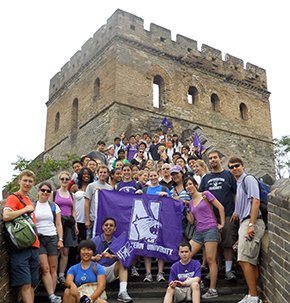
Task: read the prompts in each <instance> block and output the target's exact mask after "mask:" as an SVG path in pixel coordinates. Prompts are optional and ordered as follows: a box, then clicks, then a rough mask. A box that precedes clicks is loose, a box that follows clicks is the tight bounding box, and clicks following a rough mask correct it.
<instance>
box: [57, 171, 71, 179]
mask: <svg viewBox="0 0 290 303" xmlns="http://www.w3.org/2000/svg"><path fill="white" fill-rule="evenodd" d="M61 175H67V176H68V177H69V178H70V179H71V174H70V173H69V172H68V171H65V170H64V171H62V172H60V174H59V175H58V178H59V179H60V176H61Z"/></svg>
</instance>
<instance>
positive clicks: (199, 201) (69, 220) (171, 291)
mask: <svg viewBox="0 0 290 303" xmlns="http://www.w3.org/2000/svg"><path fill="white" fill-rule="evenodd" d="M160 130H161V132H162V129H157V133H156V134H155V135H154V136H153V142H151V138H150V136H149V135H148V134H147V133H144V134H143V138H141V136H140V135H138V134H137V135H132V136H130V138H129V140H126V139H127V138H126V137H125V136H123V137H122V138H118V137H117V138H115V140H114V144H112V145H110V146H108V148H107V149H106V148H105V146H106V145H105V142H103V141H99V142H98V144H97V149H96V150H93V151H91V152H89V153H88V154H86V155H84V156H82V157H81V159H80V160H79V161H74V162H73V165H72V166H73V170H74V175H73V176H71V175H70V173H69V172H67V171H63V172H61V173H60V174H59V178H58V179H59V183H60V187H59V189H57V190H55V191H52V187H51V185H50V183H48V182H43V183H41V184H40V185H39V186H38V195H39V199H38V201H37V202H36V203H32V202H31V201H30V200H29V198H28V193H29V190H30V189H31V188H32V187H33V186H34V180H35V176H34V173H33V172H31V171H29V170H25V171H23V172H22V173H21V174H20V176H19V185H20V189H19V191H18V192H17V193H18V194H20V195H21V196H22V197H23V199H24V200H25V202H26V204H27V205H26V206H24V205H22V203H20V201H19V199H18V198H17V197H16V196H13V195H10V196H9V197H8V198H7V201H6V204H5V207H4V211H3V220H4V221H10V220H13V219H14V218H16V217H18V216H19V215H22V214H25V213H30V214H31V216H32V219H33V221H34V224H35V225H36V228H37V231H38V238H37V240H36V242H35V243H34V244H33V245H32V246H31V247H30V248H29V249H25V250H23V251H12V252H11V254H10V264H11V285H12V286H21V292H22V298H23V302H24V303H32V302H33V301H34V291H33V289H34V287H35V286H36V285H37V283H38V268H39V267H38V266H39V265H40V268H41V270H42V277H43V282H44V285H45V288H46V290H47V293H48V296H49V299H50V302H51V303H54V302H61V300H62V301H63V302H64V303H66V302H79V300H80V290H79V289H80V287H81V286H82V284H84V283H95V282H97V284H98V286H97V287H95V288H94V291H93V292H92V293H91V294H89V295H88V298H89V300H91V302H93V301H94V300H96V301H98V302H100V303H101V302H106V299H105V297H104V295H103V294H104V290H105V286H106V283H110V282H112V281H114V280H116V279H119V293H118V300H119V301H122V302H130V301H132V299H131V297H130V296H129V294H128V291H127V281H128V270H127V269H125V268H124V267H123V265H122V263H121V262H120V261H119V260H118V258H117V257H116V256H115V255H114V254H113V253H112V252H111V251H110V250H109V248H108V247H109V245H110V244H111V243H113V242H114V241H115V239H116V238H115V237H114V231H115V230H116V228H117V225H116V220H115V218H106V219H105V220H104V221H103V222H102V230H103V233H102V234H100V235H97V234H95V230H96V228H95V227H96V222H97V220H98V218H97V217H96V213H97V212H96V210H97V208H98V199H97V195H98V194H97V192H98V191H99V190H103V189H106V190H114V191H119V192H124V193H128V194H151V195H158V196H166V197H171V198H173V199H178V200H182V201H183V205H184V210H183V213H182V217H181V218H180V220H181V222H182V237H183V239H182V242H181V243H179V244H178V243H176V247H177V246H178V253H179V256H180V260H179V261H177V262H176V263H174V264H173V265H172V267H171V270H170V276H169V286H168V288H167V291H166V295H165V298H164V302H165V303H167V302H172V300H173V298H174V299H175V301H177V302H178V301H182V300H184V299H187V300H192V302H194V303H198V302H200V282H201V271H205V270H207V268H208V269H209V272H208V275H207V276H206V278H207V279H209V280H210V287H209V289H208V290H207V292H206V293H205V294H203V295H202V298H204V299H210V298H214V297H217V296H218V293H217V290H216V282H217V275H218V271H219V270H222V265H223V263H222V260H223V258H224V260H225V278H226V279H227V280H234V279H236V276H235V273H234V271H233V269H232V265H233V255H234V251H236V250H237V260H238V262H239V264H240V265H241V267H242V269H243V272H244V275H245V278H246V281H247V284H248V286H249V293H248V294H247V295H246V296H245V297H244V298H243V299H242V300H241V301H239V302H242V303H245V302H248V303H255V302H261V300H260V299H259V298H258V294H257V280H258V277H259V271H258V262H259V258H258V256H259V249H260V243H261V238H262V236H263V233H264V229H265V225H264V222H263V220H262V219H261V213H260V211H259V199H260V196H259V184H258V183H257V180H256V179H255V178H254V177H253V176H250V175H249V176H247V178H245V176H246V174H245V173H244V164H243V161H242V159H240V158H237V157H233V158H231V159H230V160H229V162H228V167H229V170H225V169H223V168H222V166H221V162H222V155H221V154H220V152H218V151H217V150H212V151H210V152H208V153H207V157H208V163H209V165H210V167H211V171H210V170H209V169H208V166H207V165H206V163H205V162H204V161H203V160H202V159H201V153H200V152H199V150H198V148H197V147H196V146H194V144H193V140H192V138H191V137H190V138H187V139H186V141H187V144H185V145H182V144H181V143H180V142H179V141H178V136H177V135H175V134H172V130H171V129H168V132H167V134H166V135H164V134H161V133H160ZM158 132H159V133H158ZM176 137H177V138H176ZM128 141H129V143H128ZM106 151H107V155H106V154H105V152H106ZM242 184H243V186H242ZM244 186H245V187H246V189H247V193H245V191H244V189H243V187H244ZM173 215H174V214H173ZM238 222H240V226H239V224H238ZM188 224H190V225H193V224H194V225H195V226H196V227H195V232H194V233H193V235H192V236H191V237H190V238H188V234H187V233H186V228H187V226H188ZM237 244H238V245H237ZM77 245H78V246H79V257H80V260H81V261H80V263H77V264H75V265H73V266H72V267H70V268H69V269H68V268H67V264H68V255H69V251H70V248H72V247H76V246H77ZM237 246H238V249H237V248H236V247H237ZM201 249H202V250H203V263H202V265H201V264H200V263H199V262H198V261H195V260H193V259H192V258H193V256H194V255H195V254H196V253H197V252H199V251H200V250H201ZM59 254H60V257H59ZM143 259H144V264H145V269H146V274H145V277H144V279H143V281H144V282H149V283H150V282H152V281H153V276H152V273H151V257H143ZM16 260H17V262H16ZM58 260H59V264H58ZM95 262H96V263H95ZM139 262H140V256H135V259H134V261H133V264H132V266H131V276H132V277H136V276H139V273H138V269H137V264H138V263H139ZM164 263H165V261H164V260H162V259H158V273H157V275H156V280H157V281H158V282H160V281H165V276H164V270H163V269H164ZM95 264H97V265H95ZM65 275H66V276H65ZM57 283H59V284H60V285H64V286H65V287H66V290H65V291H64V295H63V298H61V297H59V296H56V295H55V289H56V285H57Z"/></svg>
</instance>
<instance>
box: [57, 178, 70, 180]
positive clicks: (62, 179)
mask: <svg viewBox="0 0 290 303" xmlns="http://www.w3.org/2000/svg"><path fill="white" fill-rule="evenodd" d="M59 180H60V181H69V178H59Z"/></svg>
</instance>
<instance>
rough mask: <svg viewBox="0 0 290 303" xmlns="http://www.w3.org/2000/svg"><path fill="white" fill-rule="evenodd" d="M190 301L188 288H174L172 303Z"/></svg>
mask: <svg viewBox="0 0 290 303" xmlns="http://www.w3.org/2000/svg"><path fill="white" fill-rule="evenodd" d="M184 300H185V301H192V298H191V289H190V286H185V287H178V286H177V287H175V292H174V299H173V302H181V301H184Z"/></svg>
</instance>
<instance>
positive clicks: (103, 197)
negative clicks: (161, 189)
mask: <svg viewBox="0 0 290 303" xmlns="http://www.w3.org/2000/svg"><path fill="white" fill-rule="evenodd" d="M98 195H99V196H98V198H99V199H98V200H99V205H98V214H97V224H96V234H97V235H98V234H101V233H102V232H103V231H102V222H103V220H104V219H105V218H107V217H112V218H114V219H115V220H116V222H117V229H116V231H115V233H114V236H115V237H118V236H119V235H120V234H121V233H123V232H125V233H126V234H127V235H128V238H129V240H130V242H131V243H132V245H133V247H134V250H135V254H136V255H141V256H148V257H155V258H160V259H164V260H166V261H176V260H178V259H179V257H178V243H179V242H180V241H181V239H182V225H181V214H182V210H183V208H184V204H183V202H182V201H181V200H174V199H172V198H168V197H159V196H155V195H148V194H141V195H133V194H126V193H120V192H115V191H108V190H100V191H99V192H98Z"/></svg>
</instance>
